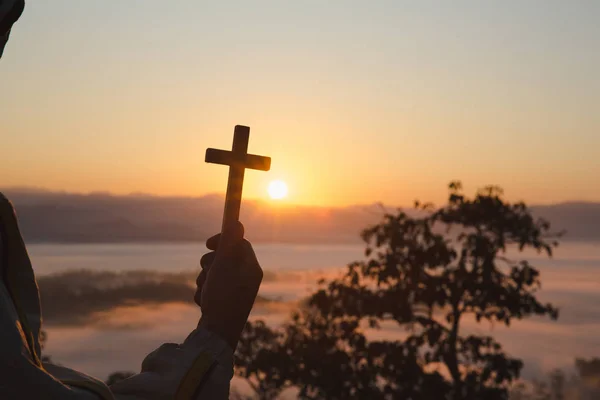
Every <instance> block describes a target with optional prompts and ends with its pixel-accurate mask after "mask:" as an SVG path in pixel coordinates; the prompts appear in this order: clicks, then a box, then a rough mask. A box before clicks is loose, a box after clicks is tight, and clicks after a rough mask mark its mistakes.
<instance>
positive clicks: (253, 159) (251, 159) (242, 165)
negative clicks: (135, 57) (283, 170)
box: [204, 125, 271, 233]
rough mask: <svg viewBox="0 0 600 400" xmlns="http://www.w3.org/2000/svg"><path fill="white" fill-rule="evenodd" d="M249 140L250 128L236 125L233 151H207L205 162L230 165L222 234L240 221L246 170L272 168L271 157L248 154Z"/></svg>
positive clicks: (266, 169)
mask: <svg viewBox="0 0 600 400" xmlns="http://www.w3.org/2000/svg"><path fill="white" fill-rule="evenodd" d="M249 139H250V128H249V127H247V126H242V125H236V126H235V130H234V132H233V146H232V148H231V151H227V150H218V149H210V148H209V149H206V157H205V159H204V161H206V162H207V163H213V164H221V165H229V180H228V181H227V194H226V195H225V210H224V212H223V225H222V227H221V232H222V233H225V232H226V231H228V230H229V229H228V228H229V227H231V226H232V225H233V224H235V223H236V222H237V221H238V220H239V219H240V206H241V203H242V187H243V186H244V172H245V171H246V168H250V169H258V170H261V171H268V170H269V169H270V168H271V158H270V157H262V156H256V155H254V154H248V141H249Z"/></svg>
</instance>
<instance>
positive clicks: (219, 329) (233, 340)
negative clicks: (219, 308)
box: [198, 315, 241, 352]
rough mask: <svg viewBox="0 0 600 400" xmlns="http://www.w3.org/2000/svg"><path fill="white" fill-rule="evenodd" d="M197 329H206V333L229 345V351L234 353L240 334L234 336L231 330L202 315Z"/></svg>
mask: <svg viewBox="0 0 600 400" xmlns="http://www.w3.org/2000/svg"><path fill="white" fill-rule="evenodd" d="M198 328H202V329H206V330H207V331H209V332H211V333H214V334H215V335H217V336H219V337H220V338H221V339H223V340H224V341H225V342H226V343H227V344H228V345H229V347H231V350H233V351H234V352H235V349H236V347H237V344H238V341H239V338H240V334H241V332H240V333H238V334H236V333H235V332H232V330H231V329H227V328H226V327H224V326H223V324H221V323H218V322H215V321H212V320H211V318H208V317H206V316H204V315H202V317H200V321H199V322H198Z"/></svg>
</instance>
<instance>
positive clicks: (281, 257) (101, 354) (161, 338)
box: [29, 243, 600, 379]
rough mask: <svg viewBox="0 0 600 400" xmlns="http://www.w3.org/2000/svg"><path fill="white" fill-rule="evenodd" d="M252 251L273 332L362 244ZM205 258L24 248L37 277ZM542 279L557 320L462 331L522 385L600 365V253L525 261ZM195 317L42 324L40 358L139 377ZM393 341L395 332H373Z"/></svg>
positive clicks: (195, 250) (168, 309)
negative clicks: (500, 356)
mask: <svg viewBox="0 0 600 400" xmlns="http://www.w3.org/2000/svg"><path fill="white" fill-rule="evenodd" d="M255 250H256V253H257V256H258V258H259V261H260V262H261V265H262V266H263V269H264V270H265V281H264V283H263V286H262V288H261V293H260V294H261V295H262V296H264V297H267V298H270V299H275V300H279V301H278V302H273V303H266V304H259V305H257V307H256V309H255V310H254V312H253V318H262V319H266V320H268V321H270V322H271V323H273V324H276V323H278V322H281V321H283V320H284V319H285V318H286V316H287V315H289V312H290V308H291V307H293V304H294V301H297V300H298V299H300V298H302V297H304V296H306V295H307V294H308V293H310V290H311V289H313V288H314V287H315V283H316V281H317V279H318V278H319V277H321V276H325V277H326V276H332V275H335V274H337V273H339V271H340V270H341V269H342V268H343V267H344V266H345V265H346V264H347V263H349V262H351V261H354V260H359V259H361V258H362V256H363V248H362V246H360V245H335V246H311V245H287V244H258V245H256V246H255ZM204 251H205V249H204V248H203V246H202V245H201V244H148V245H144V244H116V245H114V244H93V245H62V244H61V245H58V244H37V245H30V246H29V252H30V256H31V259H32V262H33V265H34V269H35V271H36V274H37V275H38V276H40V277H43V276H48V275H51V274H56V273H60V272H65V271H71V270H80V269H86V270H94V271H139V270H145V271H155V272H168V273H171V272H192V271H193V272H195V271H198V270H199V259H200V257H201V255H202V253H203V252H204ZM525 258H527V259H529V260H530V261H532V263H533V264H534V265H536V266H537V267H539V268H540V270H541V272H542V282H543V290H542V291H541V292H540V296H541V298H542V299H543V300H544V301H552V302H554V303H555V305H557V306H559V308H560V318H559V320H558V321H550V320H548V319H539V318H536V319H528V320H524V321H518V322H516V323H515V324H512V325H511V326H510V328H506V327H504V326H491V325H489V324H479V325H477V324H475V323H471V324H469V325H468V328H467V329H469V330H470V331H473V332H477V333H480V334H491V335H493V336H495V337H496V338H497V339H498V340H499V341H500V342H501V343H503V344H504V346H505V348H506V350H507V351H508V352H509V353H511V354H513V355H515V356H518V357H520V358H522V359H524V361H525V370H524V376H525V377H536V376H542V375H543V374H545V373H546V372H547V371H549V370H551V369H552V368H556V367H560V368H564V369H567V370H569V369H571V368H572V366H573V360H574V358H575V357H593V356H597V357H600V306H599V305H600V244H598V243H587V244H582V243H566V244H563V245H561V247H560V248H559V249H558V250H556V252H555V255H554V257H553V258H552V259H548V258H546V257H542V256H540V255H537V254H526V255H525ZM198 317H199V311H198V309H197V308H196V307H195V306H193V305H191V304H181V303H166V304H159V305H156V304H154V305H152V306H135V307H133V306H132V307H119V308H118V309H116V310H112V311H111V312H110V313H106V315H104V316H103V317H102V318H100V319H99V321H100V322H98V323H90V324H83V325H81V324H80V325H77V324H64V325H61V324H48V326H47V327H46V329H47V331H48V334H49V340H48V344H47V349H46V353H47V354H49V355H51V357H52V358H53V360H54V361H55V362H58V363H61V364H63V365H67V366H70V367H72V368H76V369H79V370H81V371H83V372H86V373H88V374H91V375H94V376H97V377H99V378H103V379H104V378H106V377H107V376H108V374H110V373H111V372H114V371H117V370H132V371H136V370H139V366H140V363H141V361H142V359H143V358H144V356H145V355H146V354H147V353H149V352H150V351H152V350H153V349H155V348H156V347H158V346H159V345H160V344H162V343H164V342H180V341H181V340H183V339H184V338H185V337H186V335H187V334H188V333H189V331H190V330H192V329H193V328H194V327H195V324H196V323H197V320H198ZM373 334H374V335H377V336H381V337H390V338H392V337H394V336H395V335H397V331H396V328H395V327H394V326H390V327H386V328H385V329H383V330H382V331H380V332H375V333H373Z"/></svg>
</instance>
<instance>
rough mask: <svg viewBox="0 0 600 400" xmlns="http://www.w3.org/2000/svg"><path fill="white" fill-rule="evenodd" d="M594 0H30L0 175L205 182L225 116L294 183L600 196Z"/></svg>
mask: <svg viewBox="0 0 600 400" xmlns="http://www.w3.org/2000/svg"><path fill="white" fill-rule="evenodd" d="M599 20H600V2H598V1H594V0H589V1H542V0H539V1H497V2H494V4H493V5H492V4H491V2H480V1H468V2H467V1H443V0H440V1H435V2H434V1H413V2H408V1H407V2H404V1H399V0H390V1H381V0H380V1H349V0H345V1H323V0H321V1H316V0H315V1H293V2H292V1H283V0H281V1H276V0H272V1H235V2H234V1H199V0H178V1H172V2H168V1H164V0H162V1H156V0H127V1H116V0H115V1H91V0H52V1H44V0H42V1H39V0H38V1H33V0H30V1H28V2H27V6H26V10H25V13H24V15H23V17H22V18H21V20H20V21H19V22H18V23H17V25H16V26H15V28H14V30H13V32H12V36H11V40H10V42H9V44H8V46H7V48H6V50H5V53H4V57H3V59H2V60H1V61H0V94H1V96H0V121H1V126H0V163H1V167H0V187H9V186H27V187H43V188H47V189H52V190H67V191H72V192H90V191H109V192H113V193H118V194H126V193H133V192H144V193H150V194H158V195H203V194H207V193H215V192H223V191H224V189H225V186H226V177H227V168H225V167H222V166H217V165H208V164H205V163H204V150H205V148H206V147H218V148H229V147H230V146H231V139H232V134H233V127H234V125H236V124H243V125H249V126H250V127H251V129H252V130H251V139H250V151H251V152H252V153H255V154H261V155H269V156H271V157H272V159H273V163H272V171H271V172H268V173H263V172H258V171H252V172H248V173H247V175H246V176H247V180H246V186H245V190H246V191H245V195H246V196H247V197H248V198H266V196H267V194H266V193H267V185H268V183H269V182H270V181H272V180H275V179H280V180H283V181H285V182H287V184H288V186H289V196H288V198H287V200H285V201H287V202H290V203H297V204H314V205H326V206H331V205H347V204H355V203H371V202H374V201H383V202H385V203H388V204H398V205H400V204H407V203H409V202H411V201H412V200H413V199H415V198H417V197H418V198H421V199H424V200H433V201H441V200H442V199H443V197H444V196H445V185H446V184H447V183H448V182H449V181H450V180H453V179H461V180H462V181H463V182H464V183H465V186H466V187H467V189H471V188H475V187H477V186H481V185H485V184H488V183H494V184H499V185H501V186H503V187H504V188H505V189H506V191H507V195H508V196H509V197H511V198H519V199H525V200H527V201H528V202H531V203H553V202H560V201H565V200H589V201H600V178H599V177H600V23H598V21H599Z"/></svg>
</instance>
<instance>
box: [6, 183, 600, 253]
mask: <svg viewBox="0 0 600 400" xmlns="http://www.w3.org/2000/svg"><path fill="white" fill-rule="evenodd" d="M3 193H4V194H5V195H6V196H7V197H8V198H9V199H11V201H12V202H13V203H14V205H15V207H16V209H17V214H18V218H19V222H20V224H21V228H22V230H23V235H24V237H25V239H26V241H27V242H29V243H31V242H69V243H78V242H79V243H93V242H156V241H174V242H182V241H203V240H205V239H206V238H208V237H209V236H211V235H213V234H214V233H215V232H218V231H219V229H220V225H221V217H222V213H223V197H222V196H219V195H208V196H203V197H158V196H149V195H128V196H116V195H111V194H108V193H91V194H72V193H63V192H50V191H45V190H32V189H5V190H3ZM390 209H392V208H390ZM532 209H533V210H534V212H535V213H536V214H537V215H539V216H543V217H545V218H548V219H549V220H550V221H551V222H552V224H553V227H554V228H556V229H557V230H562V229H566V230H567V231H568V236H567V239H568V240H580V241H581V240H598V239H600V203H577V202H573V203H563V204H556V205H544V206H533V207H532ZM383 213H384V209H383V208H382V207H381V206H378V205H375V204H373V205H365V206H351V207H342V208H324V207H308V206H277V207H274V206H272V205H269V204H266V203H263V202H260V201H245V202H244V204H243V207H242V216H241V220H242V221H243V222H244V225H245V226H246V231H247V233H248V234H247V236H248V238H249V239H251V240H253V241H256V242H287V243H324V244H325V243H356V242H359V240H360V239H359V233H360V231H361V229H363V228H364V227H366V226H367V225H369V224H372V223H375V222H377V221H378V220H379V219H380V217H381V216H382V215H383Z"/></svg>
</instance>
